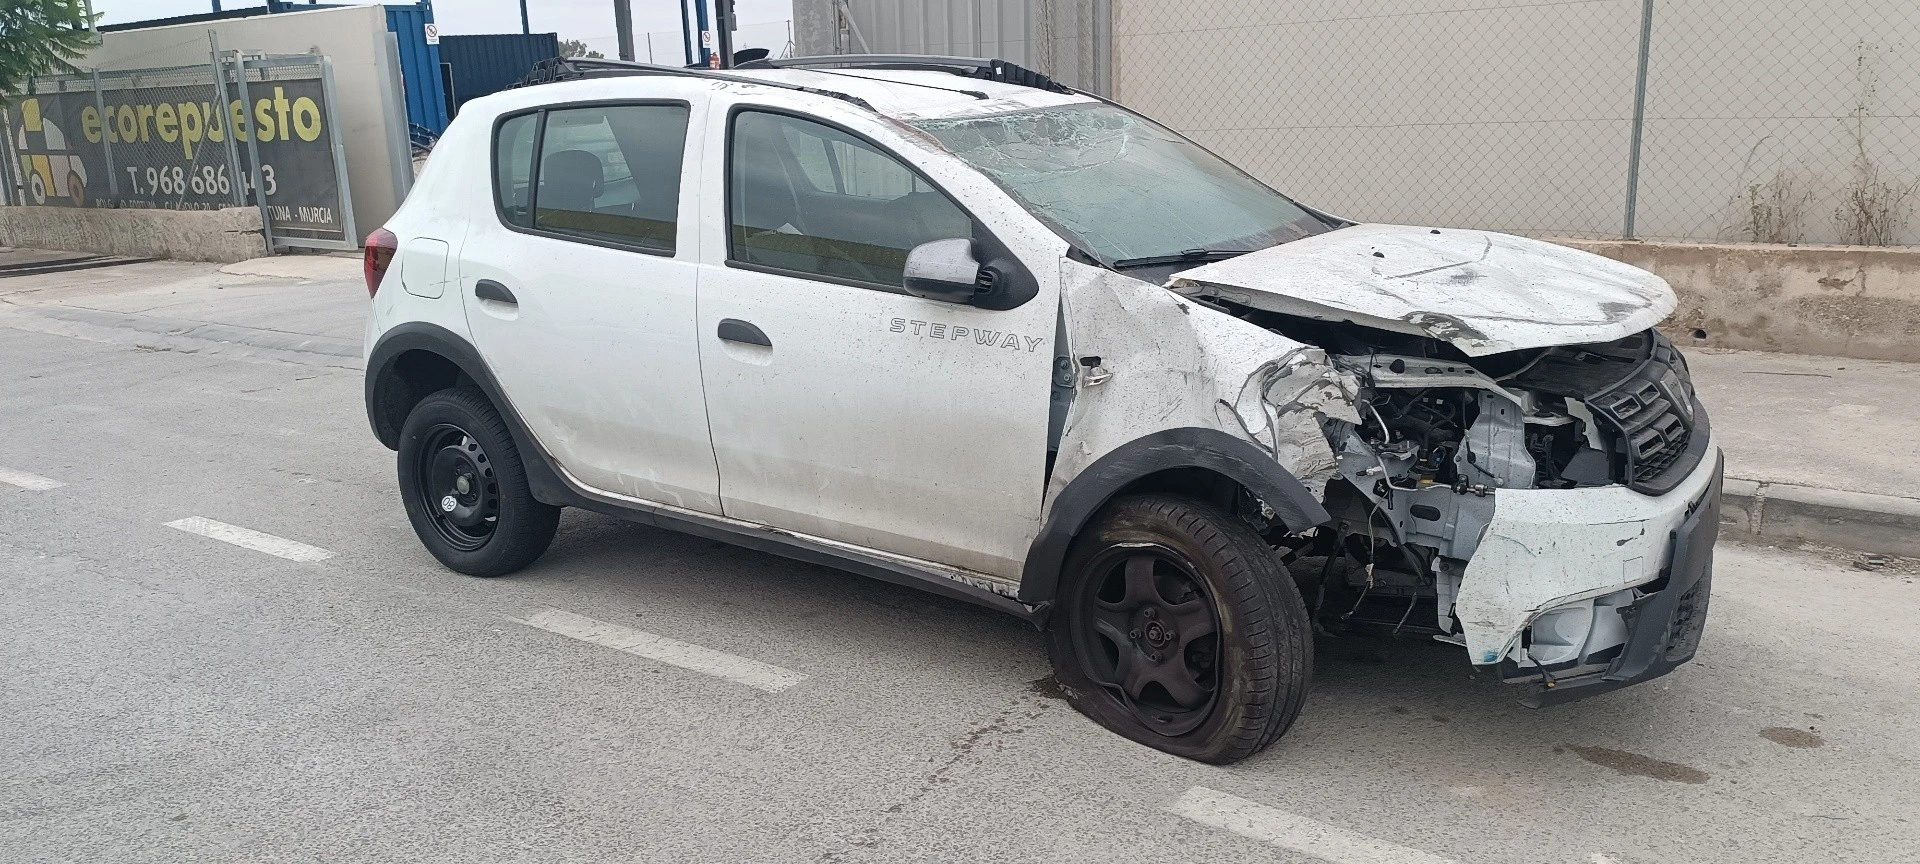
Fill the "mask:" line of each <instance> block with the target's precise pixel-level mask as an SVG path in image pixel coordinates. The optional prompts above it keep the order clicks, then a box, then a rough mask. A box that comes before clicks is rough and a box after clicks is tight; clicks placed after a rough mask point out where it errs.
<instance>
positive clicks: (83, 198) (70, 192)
mask: <svg viewBox="0 0 1920 864" xmlns="http://www.w3.org/2000/svg"><path fill="white" fill-rule="evenodd" d="M67 197H68V198H69V199H71V200H72V201H73V206H75V207H85V206H87V184H85V183H83V182H81V180H80V175H79V174H76V173H74V172H72V171H68V172H67Z"/></svg>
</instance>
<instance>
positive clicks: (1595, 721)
mask: <svg viewBox="0 0 1920 864" xmlns="http://www.w3.org/2000/svg"><path fill="white" fill-rule="evenodd" d="M156 268H157V269H156ZM118 269H119V270H125V271H127V272H117V271H115V270H114V268H107V269H105V270H101V271H97V272H95V273H93V274H92V275H83V274H68V275H67V276H66V277H63V278H59V279H52V280H47V279H43V278H42V277H25V278H17V279H0V300H4V301H5V305H0V577H3V578H4V581H0V861H5V862H21V864H25V862H43V861H60V862H122V861H129V862H131V861H143V862H144V861H150V862H179V861H209V862H227V861H231V862H265V861H303V862H306V861H311V862H329V864H333V862H439V861H485V862H509V861H542V862H546V861H701V862H736V861H737V862H761V861H765V862H774V861H782V862H784V861H868V862H908V861H912V862H918V861H956V862H957V861H1034V862H1080V861H1085V862H1096V861H1098V862H1107V861H1127V862H1132V861H1139V862H1162V864H1163V862H1186V861H1194V862H1216V861H1256V860H1271V861H1308V860H1329V861H1334V862H1338V864H1347V862H1355V864H1358V862H1373V864H1405V862H1435V861H1453V862H1459V864H1477V862H1487V864H1493V862H1509V864H1539V862H1579V864H1608V862H1617V864H1653V862H1673V864H1682V862H1687V864H1692V862H1715V864H1717V862H1729V864H1731V862H1741V864H1745V862H1755V861H1792V862H1824V861H1835V862H1842V861H1844V862H1900V861H1916V860H1920V851H1916V850H1920V825H1916V820H1917V819H1920V805H1916V803H1915V800H1916V799H1915V798H1914V797H1913V796H1914V783H1915V778H1916V777H1920V673H1917V671H1916V670H1917V667H1920V664H1917V663H1916V661H1915V659H1914V658H1915V657H1916V656H1920V630H1917V629H1916V628H1915V627H1914V626H1913V619H1914V612H1915V610H1916V609H1920V585H1916V584H1914V578H1913V576H1912V575H1911V574H1909V573H1903V572H1901V571H1899V570H1882V571H1878V572H1865V571H1861V570H1856V569H1853V568H1850V567H1849V566H1847V564H1846V561H1845V560H1844V559H1842V558H1839V557H1837V556H1832V555H1822V554H1817V553H1807V552H1794V551H1784V550H1777V549H1765V548H1756V547H1742V546H1737V545H1729V544H1723V545H1722V546H1721V548H1720V549H1719V553H1718V554H1719V564H1718V568H1717V572H1716V574H1715V576H1716V578H1715V580H1714V589H1715V594H1714V598H1713V605H1712V615H1711V618H1710V621H1709V625H1708V629H1707V635H1706V638H1705V643H1704V647H1703V648H1702V650H1701V654H1700V657H1699V659H1698V660H1697V661H1696V662H1694V663H1693V664H1691V665H1688V666H1685V667H1683V668H1681V669H1680V670H1679V671H1678V672H1677V673H1675V674H1674V675H1672V676H1670V677H1669V678H1666V679H1663V680H1661V681H1659V682H1656V683H1654V684H1651V685H1647V686H1643V687H1639V688H1634V689H1630V690H1627V691H1623V692H1620V693H1616V694H1610V695H1607V696H1602V697H1598V698H1595V699H1592V700H1589V701H1587V702H1584V703H1576V704H1574V705H1570V706H1565V707H1560V708H1554V709H1548V710H1543V711H1530V710H1527V709H1524V708H1521V707H1519V706H1517V705H1516V704H1514V702H1513V696H1514V694H1513V693H1511V692H1509V691H1507V690H1505V689H1503V688H1502V687H1501V686H1500V685H1499V684H1497V683H1495V682H1492V681H1490V680H1488V679H1487V677H1486V676H1484V675H1482V676H1476V675H1474V674H1473V673H1472V671H1471V669H1470V667H1469V666H1468V665H1467V664H1466V663H1465V660H1464V658H1463V657H1462V656H1460V653H1459V652H1458V650H1457V649H1453V648H1450V647H1447V646H1438V645H1424V644H1418V643H1394V644H1391V645H1380V644H1375V643H1364V644H1356V643H1351V642H1344V643H1343V642H1337V641H1323V642H1322V643H1321V645H1320V649H1321V655H1320V656H1321V660H1320V664H1319V669H1318V673H1317V676H1316V680H1315V690H1314V694H1313V696H1312V698H1311V699H1310V700H1309V703H1308V706H1307V709H1306V713H1305V715H1304V716H1303V717H1302V719H1301V721H1300V722H1299V723H1298V724H1297V725H1296V726H1295V727H1294V729H1293V731H1292V732H1291V733H1290V734H1289V735H1288V736H1287V737H1286V738H1284V739H1283V740H1282V741H1281V742H1280V743H1279V744H1277V745H1276V746H1274V747H1273V748H1272V749H1270V750H1268V751H1267V752H1265V753H1264V754H1262V755H1260V756H1258V757H1256V758H1254V759H1251V760H1249V761H1247V762H1244V763H1241V764H1238V765H1234V766H1231V767H1224V768H1223V767H1212V766H1206V765H1200V764H1196V763H1191V762H1186V761H1182V760H1179V759H1176V758H1173V757H1169V756H1166V755H1163V754H1160V753H1158V752H1155V751H1152V750H1148V749H1145V748H1142V747H1139V746H1136V745H1133V744H1130V743H1128V742H1125V741H1123V740H1121V739H1120V738H1118V737H1116V736H1113V735H1110V734H1108V733H1106V732H1104V731H1102V730H1100V729H1098V728H1096V727H1095V726H1093V725H1092V724H1091V723H1090V722H1088V721H1087V720H1085V719H1083V718H1082V717H1080V716H1079V715H1078V714H1076V713H1075V712H1073V711H1072V710H1071V709H1070V708H1068V707H1067V706H1066V704H1065V703H1064V702H1062V701H1060V700H1059V699H1058V698H1057V696H1056V695H1055V691H1054V690H1053V689H1052V687H1051V686H1050V679H1049V677H1048V669H1047V665H1046V661H1045V658H1044V655H1043V651H1042V646H1041V641H1040V639H1039V637H1038V636H1037V635H1036V634H1035V633H1033V632H1031V631H1030V630H1028V629H1026V628H1025V625H1023V624H1021V623H1019V622H1017V621H1014V620H1012V619H1010V618H1004V617H1000V616H998V615H996V614H994V613H992V612H988V611H984V610H979V609H975V608H973V607H970V606H967V605H964V604H961V603H958V602H951V601H947V600H943V599H939V598H935V597H930V596H925V595H921V594H918V593H915V592H912V591H910V590H906V589H902V588H896V587H893V586H889V585H885V584H880V583H877V582H872V581H867V580H863V579H860V578H857V577H853V576H848V575H844V574H840V573H837V572H834V571H830V570H826V569H822V568H819V567H814V566H809V565H803V564H797V563H794V562H790V561H787V560H784V559H780V558H775V557H771V556H767V555H762V554H757V553H753V552H748V551H744V550H740V549H736V548H733V547H729V546H725V545H722V544H718V543H714V542H710V541H706V540H700V539H694V538H689V537H685V536H679V535H674V534H668V533H663V532H660V531H657V530H652V529H647V528H643V527H638V526H635V525H631V524H627V523H623V522H621V521H618V520H615V519H612V518H608V517H603V516H599V515H595V514H589V513H579V512H573V511H569V512H568V513H567V515H566V516H565V518H564V519H563V522H562V526H561V534H560V536H559V538H558V540H556V541H555V543H554V546H553V549H552V551H551V552H549V553H548V554H547V556H546V557H545V558H543V559H542V560H541V561H540V562H539V563H538V564H536V565H535V566H534V567H533V568H532V569H530V570H528V571H526V572H523V573H521V574H517V575H515V576H512V577H508V578H503V579H495V580H480V579H472V578H468V577H463V576H460V575H457V574H454V573H451V572H449V571H447V570H444V569H442V568H440V567H439V566H438V565H437V564H436V563H435V562H434V561H433V560H432V559H431V558H429V557H428V556H427V555H426V554H425V552H424V551H422V549H421V548H420V546H419V544H418V542H417V541H416V540H415V539H414V537H413V534H412V532H411V529H410V528H409V527H408V525H407V522H406V519H405V516H404V515H403V513H402V511H401V507H400V503H399V499H398V497H397V495H396V493H395V490H394V477H393V473H394V472H393V456H392V454H391V453H389V452H388V451H386V450H385V449H384V448H382V447H381V446H380V445H379V444H378V443H377V442H375V441H374V440H373V438H372V436H371V435H370V434H369V432H368V430H367V427H366V421H365V417H364V413H363V410H362V407H361V379H360V373H359V371H358V369H357V368H355V367H356V366H357V360H356V359H355V358H353V357H348V356H342V355H341V354H340V353H339V352H336V351H333V349H334V348H336V347H338V346H340V345H345V344H349V343H353V342H357V339H358V332H359V324H358V319H357V317H356V316H357V315H358V309H359V305H358V304H360V303H364V297H365V294H364V290H363V288H362V287H361V286H360V285H359V284H357V282H355V281H352V280H350V279H346V280H342V279H318V280H315V279H308V280H293V279H277V278H272V277H265V276H233V275H223V274H212V273H211V268H205V267H200V268H196V267H191V266H187V265H165V266H159V265H140V268H118ZM35 280H38V281H35ZM227 292H231V293H227ZM74 310H79V311H74ZM181 321H198V322H212V323H214V324H218V325H219V328H224V329H205V330H201V331H200V332H199V335H194V333H193V332H191V328H185V327H182V326H177V325H178V322H181ZM155 322H159V323H155ZM169 322H172V323H169ZM236 339H237V340H241V341H240V342H238V343H236V342H234V341H231V340H236ZM222 340H228V341H224V342H223V341H222ZM289 340H291V341H289ZM303 340H304V341H303ZM249 341H250V342H256V343H258V344H257V345H248V344H246V342H249ZM299 346H304V348H300V347H299ZM296 349H297V350H296ZM329 352H332V353H329ZM55 484H58V485H55ZM196 518H197V519H198V520H201V521H185V522H183V521H182V520H195V519H196ZM205 520H211V522H208V521H205ZM170 523H175V524H178V525H182V526H185V527H187V528H195V529H197V530H201V531H202V532H203V533H190V532H189V531H188V530H182V528H181V527H174V525H172V524H170ZM216 523H217V524H216ZM209 525H214V526H215V527H214V528H213V529H211V530H209V529H208V527H207V526H209ZM220 525H224V526H237V527H238V528H243V529H249V530H251V531H254V532H261V535H265V537H264V539H263V538H262V536H257V535H251V534H244V533H235V532H232V531H229V530H228V529H226V528H222V527H218V526H220ZM204 533H213V534H216V535H221V536H225V537H226V538H227V539H228V540H235V541H238V542H240V543H242V544H245V545H235V544H234V543H233V542H225V541H223V540H220V539H216V538H214V537H208V536H203V534H204ZM284 541H292V542H293V543H295V544H299V545H286V543H285V542H284ZM249 546H252V547H254V548H249ZM263 549H264V550H266V551H262V550H263ZM283 556H291V557H292V558H307V559H317V560H290V558H289V557H283ZM583 619H590V620H588V621H587V623H585V624H581V623H580V622H581V621H582V620H583ZM527 622H533V623H527ZM595 622H598V623H595ZM536 624H544V625H546V626H545V628H544V629H543V627H541V626H535V625H536ZM555 630H561V631H568V632H571V634H572V635H567V632H554V631H555ZM635 634H642V635H635ZM646 634H650V635H651V637H657V638H653V639H651V641H649V639H648V638H647V636H646ZM581 637H586V638H581ZM622 646H624V647H625V648H626V650H621V647H622ZM703 652H704V653H703ZM660 657H666V658H669V659H672V660H674V661H675V662H672V663H669V662H663V661H662V660H660V659H654V658H660ZM688 666H691V667H694V668H692V669H690V668H686V667H688ZM697 670H703V671H697ZM750 673H752V674H750ZM759 673H764V674H765V675H771V676H773V677H764V675H763V676H762V677H755V674H759ZM1299 850H1306V851H1308V852H1312V853H1314V855H1315V856H1317V859H1316V857H1311V856H1309V855H1306V854H1303V853H1302V852H1301V851H1299Z"/></svg>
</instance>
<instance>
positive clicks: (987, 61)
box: [738, 54, 1075, 93]
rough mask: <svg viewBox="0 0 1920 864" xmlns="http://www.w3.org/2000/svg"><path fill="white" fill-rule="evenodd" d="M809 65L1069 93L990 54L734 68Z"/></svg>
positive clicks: (861, 57) (841, 57)
mask: <svg viewBox="0 0 1920 864" xmlns="http://www.w3.org/2000/svg"><path fill="white" fill-rule="evenodd" d="M812 66H843V67H848V68H866V69H921V70H928V71H933V72H948V73H952V74H954V75H959V76H961V77H962V78H979V79H981V80H984V81H998V82H1000V83H1002V84H1012V85H1015V86H1019V87H1034V88H1038V89H1041V90H1050V91H1052V92H1055V93H1073V92H1075V91H1074V90H1073V88H1071V87H1068V86H1066V85H1065V84H1061V83H1060V82H1058V81H1055V80H1053V79H1052V78H1050V77H1048V76H1047V75H1046V74H1045V73H1043V72H1035V71H1034V70H1032V69H1028V68H1026V67H1025V66H1020V65H1018V64H1015V63H1008V62H1007V61H1005V60H995V59H993V58H990V57H942V56H938V55H932V54H823V55H820V56H818V57H789V58H786V59H784V60H755V61H752V62H751V63H742V64H740V66H739V67H738V68H741V69H747V68H755V69H760V68H766V69H805V68H808V67H812Z"/></svg>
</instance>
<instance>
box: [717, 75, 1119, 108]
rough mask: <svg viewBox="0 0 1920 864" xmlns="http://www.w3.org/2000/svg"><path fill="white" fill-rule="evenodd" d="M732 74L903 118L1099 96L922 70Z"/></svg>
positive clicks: (1070, 101)
mask: <svg viewBox="0 0 1920 864" xmlns="http://www.w3.org/2000/svg"><path fill="white" fill-rule="evenodd" d="M727 74H728V75H732V76H735V77H739V78H753V79H760V80H765V81H769V82H779V83H782V84H797V85H800V86H803V87H809V88H813V89H816V90H827V91H832V92H836V93H844V94H846V95H848V96H853V97H856V98H858V99H861V100H863V101H865V102H866V103H867V104H868V105H871V106H873V110H875V111H878V112H880V113H881V114H885V115H887V116H889V117H894V118H897V119H901V120H919V119H930V118H936V117H941V118H944V117H965V116H972V115H985V114H1000V113H1005V112H1008V111H1018V110H1023V109H1027V108H1046V107H1052V106H1056V105H1078V104H1082V103H1087V102H1093V101H1095V100H1094V99H1093V97H1090V96H1085V95H1082V94H1079V93H1056V92H1053V91H1051V90H1043V89H1040V88H1038V87H1028V86H1024V85H1019V84H1008V83H1005V82H1001V81H988V80H985V79H980V78H968V77H963V76H960V75H953V74H950V73H947V72H940V71H932V70H922V69H870V68H869V69H832V70H815V69H729V70H727Z"/></svg>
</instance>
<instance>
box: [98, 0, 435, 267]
mask: <svg viewBox="0 0 1920 864" xmlns="http://www.w3.org/2000/svg"><path fill="white" fill-rule="evenodd" d="M209 31H212V32H215V33H218V34H219V37H220V50H222V51H231V50H234V49H240V50H244V51H259V52H265V53H268V54H309V53H311V54H324V55H326V56H328V57H331V58H333V80H334V87H335V99H336V102H337V105H336V106H335V110H336V112H337V113H338V115H339V118H340V126H341V130H342V132H343V136H344V137H343V138H342V140H343V141H344V142H345V143H346V147H347V182H348V186H349V187H350V192H351V194H352V196H353V218H354V222H355V227H356V230H357V231H358V232H359V233H360V234H362V235H363V236H364V235H365V234H366V233H367V232H370V231H372V230H373V229H374V228H377V227H379V226H380V224H381V223H383V222H385V221H386V220H387V217H388V216H391V215H393V211H395V210H397V209H399V207H400V200H401V198H402V197H403V196H404V195H405V190H406V189H407V188H409V187H410V186H411V184H412V179H413V174H412V165H411V163H410V160H409V159H408V158H407V153H408V151H407V146H406V126H405V122H406V120H405V118H406V110H405V108H404V106H403V105H401V104H400V103H399V102H398V99H399V98H400V86H399V83H398V82H399V77H398V76H399V74H400V73H399V70H398V69H397V68H395V67H394V66H393V64H392V63H391V62H390V60H391V58H390V57H389V54H388V51H387V40H388V39H389V38H390V37H389V34H388V33H387V17H386V10H385V8H383V7H381V6H348V7H343V8H338V9H314V10H310V11H303V12H288V13H284V14H280V15H261V16H257V17H253V18H235V19H231V20H227V21H211V22H205V23H199V24H178V25H174V26H170V27H154V28H149V29H145V30H124V31H117V32H112V33H103V34H101V42H100V44H99V45H98V46H96V47H94V48H93V49H92V50H91V51H88V52H87V54H86V55H85V56H83V57H81V58H79V59H77V60H75V61H74V64H75V65H77V66H79V67H81V68H82V69H86V68H88V67H93V66H97V67H99V68H101V69H103V70H106V69H136V68H148V67H156V66H188V65H195V64H198V65H202V66H205V65H207V64H208V60H209V58H208V54H207V49H208V45H207V34H208V32H209ZM209 74H211V72H209ZM389 117H398V118H400V121H399V123H400V125H399V126H398V128H395V127H394V126H392V125H390V124H389V122H388V118H389ZM396 157H398V158H396ZM354 239H355V240H356V241H357V240H359V239H360V238H354Z"/></svg>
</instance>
